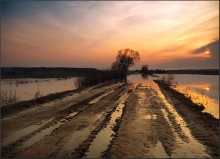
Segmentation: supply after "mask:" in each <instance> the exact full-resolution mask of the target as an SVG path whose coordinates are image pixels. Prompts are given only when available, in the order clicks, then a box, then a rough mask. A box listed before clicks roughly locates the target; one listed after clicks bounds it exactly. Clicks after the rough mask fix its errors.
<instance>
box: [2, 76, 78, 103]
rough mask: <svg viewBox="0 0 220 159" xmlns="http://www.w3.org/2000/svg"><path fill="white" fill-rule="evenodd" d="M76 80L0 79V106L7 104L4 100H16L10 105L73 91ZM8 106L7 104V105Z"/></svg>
mask: <svg viewBox="0 0 220 159" xmlns="http://www.w3.org/2000/svg"><path fill="white" fill-rule="evenodd" d="M75 79H76V78H67V79H57V78H51V79H33V78H29V79H2V80H1V106H2V105H5V104H7V103H6V101H5V99H9V98H16V99H15V100H13V101H12V102H11V103H16V102H19V101H25V100H30V99H34V98H36V95H37V96H38V97H40V96H45V95H48V94H51V93H56V92H62V91H67V90H72V89H75V88H76V86H75V83H74V81H75ZM8 104H9V103H8Z"/></svg>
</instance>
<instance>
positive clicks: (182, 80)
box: [174, 75, 219, 100]
mask: <svg viewBox="0 0 220 159" xmlns="http://www.w3.org/2000/svg"><path fill="white" fill-rule="evenodd" d="M174 76H175V81H177V85H178V86H179V87H190V88H191V89H192V90H193V91H196V92H198V93H201V94H204V95H206V96H208V97H210V98H213V99H216V100H219V76H215V75H174Z"/></svg>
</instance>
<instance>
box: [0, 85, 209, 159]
mask: <svg viewBox="0 0 220 159" xmlns="http://www.w3.org/2000/svg"><path fill="white" fill-rule="evenodd" d="M35 110H36V109H34V110H27V111H26V112H24V113H20V114H21V115H17V116H13V117H10V116H9V117H8V118H7V119H4V120H2V121H1V122H2V123H3V126H4V127H5V128H6V129H5V131H4V132H3V135H2V140H3V144H2V148H1V149H2V157H85V158H94V157H95V158H98V157H122V158H128V157H140V158H170V157H171V158H177V157H178V158H183V157H187V158H189V157H190V158H195V157H199V158H203V157H210V156H211V155H210V154H208V153H207V149H206V147H205V146H204V145H202V144H201V143H200V142H199V141H198V140H197V139H195V138H194V136H193V135H192V133H191V130H190V129H189V127H188V126H187V124H186V122H185V120H184V118H182V116H180V115H179V114H178V112H177V111H176V110H175V107H173V105H172V104H170V103H169V102H168V101H167V100H166V98H165V96H164V95H163V93H162V92H161V91H160V90H159V88H158V87H157V85H140V84H139V85H137V84H135V85H131V84H127V85H124V84H120V83H119V84H110V85H106V86H103V87H93V88H91V89H87V90H83V91H82V92H79V93H77V94H72V95H71V96H67V97H64V98H61V99H59V100H55V101H54V102H53V101H52V102H50V104H49V103H48V104H47V103H46V104H44V105H43V106H42V110H40V109H37V111H35ZM29 113H31V114H29ZM31 116H32V117H33V119H32V118H31ZM16 120H17V121H16ZM26 120H32V121H26ZM20 122H24V123H23V124H21V123H20ZM12 123H14V125H13V126H14V128H13V126H10V127H7V125H6V124H12ZM137 147H138V149H137Z"/></svg>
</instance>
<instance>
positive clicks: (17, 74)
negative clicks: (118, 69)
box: [1, 67, 97, 78]
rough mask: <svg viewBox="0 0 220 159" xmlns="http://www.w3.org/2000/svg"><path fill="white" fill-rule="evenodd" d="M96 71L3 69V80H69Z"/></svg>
mask: <svg viewBox="0 0 220 159" xmlns="http://www.w3.org/2000/svg"><path fill="white" fill-rule="evenodd" d="M96 71H97V70H96V69H95V68H65V67H1V78H67V77H76V76H83V75H85V74H88V73H92V72H96Z"/></svg>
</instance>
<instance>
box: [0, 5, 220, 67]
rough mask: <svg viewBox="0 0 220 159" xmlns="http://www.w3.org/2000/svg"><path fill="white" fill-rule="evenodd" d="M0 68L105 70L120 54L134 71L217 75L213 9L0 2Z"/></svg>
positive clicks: (216, 10)
mask: <svg viewBox="0 0 220 159" xmlns="http://www.w3.org/2000/svg"><path fill="white" fill-rule="evenodd" d="M1 4H2V6H1V65H2V66H25V67H26V66H27V67H32V66H33V67H42V66H45V67H47V66H49V67H96V68H100V69H102V68H108V67H110V65H111V63H112V62H113V61H114V60H115V56H116V54H117V52H118V50H120V49H124V48H131V49H133V50H136V51H139V52H140V56H141V61H140V62H139V63H138V64H137V65H136V66H135V67H133V68H140V67H141V65H143V64H148V65H149V67H150V68H162V69H181V68H218V67H219V20H218V19H219V5H218V1H155V2H152V1H139V2H136V1H113V2H110V1H101V2H95V1H87V2H85V1H84V2H83V1H78V2H74V1H64V2H61V1H47V2H46V1H32V2H28V1H23V2H15V1H14V2H1Z"/></svg>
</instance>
